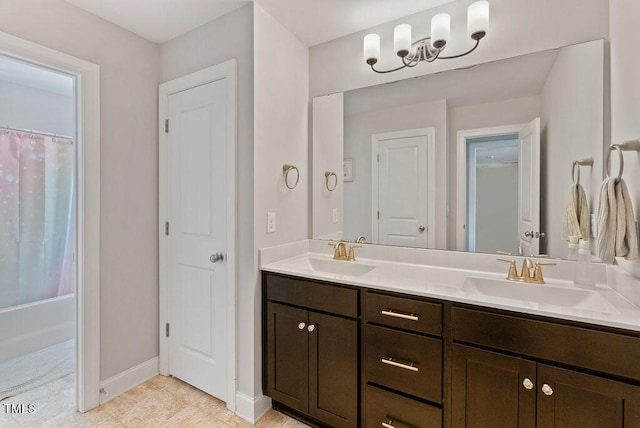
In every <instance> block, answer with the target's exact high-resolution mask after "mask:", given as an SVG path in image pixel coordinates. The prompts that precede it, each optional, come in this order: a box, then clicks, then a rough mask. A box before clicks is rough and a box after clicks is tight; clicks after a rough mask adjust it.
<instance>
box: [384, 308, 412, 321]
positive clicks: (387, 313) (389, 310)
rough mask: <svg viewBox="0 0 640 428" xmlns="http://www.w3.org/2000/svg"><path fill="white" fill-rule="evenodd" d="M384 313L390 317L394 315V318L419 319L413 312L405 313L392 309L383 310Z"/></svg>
mask: <svg viewBox="0 0 640 428" xmlns="http://www.w3.org/2000/svg"><path fill="white" fill-rule="evenodd" d="M382 315H386V316H388V317H394V318H402V319H403V320H411V321H418V317H417V316H415V315H413V314H403V313H401V312H394V311H392V310H391V309H387V310H386V311H382Z"/></svg>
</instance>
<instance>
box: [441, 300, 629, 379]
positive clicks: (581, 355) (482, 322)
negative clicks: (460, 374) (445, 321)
mask: <svg viewBox="0 0 640 428" xmlns="http://www.w3.org/2000/svg"><path fill="white" fill-rule="evenodd" d="M451 327H452V337H453V339H454V340H457V341H461V342H467V343H475V344H478V345H483V346H488V347H491V348H494V349H501V350H505V351H510V352H513V353H516V354H519V355H527V356H530V357H535V358H539V359H545V360H548V361H555V362H558V363H564V364H568V365H572V366H575V367H581V368H584V369H588V370H595V371H599V372H602V373H608V374H612V375H617V376H622V377H625V378H629V379H633V380H635V381H640V364H638V361H640V338H638V337H634V336H627V335H624V334H618V333H610V332H606V331H600V330H595V329H593V330H592V329H589V328H583V327H576V326H572V325H564V324H561V323H554V322H550V321H540V320H534V319H530V318H524V317H521V316H516V315H513V316H512V315H505V314H496V313H492V312H484V311H479V310H475V309H467V308H459V307H454V308H453V310H452V313H451Z"/></svg>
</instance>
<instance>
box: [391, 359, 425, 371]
mask: <svg viewBox="0 0 640 428" xmlns="http://www.w3.org/2000/svg"><path fill="white" fill-rule="evenodd" d="M382 362H383V363H384V364H388V365H390V366H394V367H399V368H401V369H405V370H411V371H412V372H417V371H418V368H417V367H416V366H414V365H413V363H411V364H403V363H399V362H397V361H393V358H383V359H382Z"/></svg>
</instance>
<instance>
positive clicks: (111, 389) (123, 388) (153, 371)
mask: <svg viewBox="0 0 640 428" xmlns="http://www.w3.org/2000/svg"><path fill="white" fill-rule="evenodd" d="M157 374H158V357H153V358H151V359H150V360H147V361H145V362H143V363H141V364H138V365H137V366H134V367H131V368H130V369H127V370H125V371H123V372H122V373H118V374H117V375H115V376H111V377H110V378H109V379H105V380H104V381H102V382H100V388H101V389H102V390H104V392H103V393H102V394H100V404H104V403H106V402H107V401H109V400H112V399H114V398H116V397H117V396H118V395H120V394H123V393H125V392H127V391H128V390H130V389H131V388H134V387H136V386H138V385H140V384H141V383H144V382H146V381H148V380H149V379H151V378H152V377H154V376H155V375H157Z"/></svg>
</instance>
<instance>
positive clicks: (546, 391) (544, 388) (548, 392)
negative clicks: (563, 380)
mask: <svg viewBox="0 0 640 428" xmlns="http://www.w3.org/2000/svg"><path fill="white" fill-rule="evenodd" d="M542 392H543V393H544V395H553V388H551V387H550V386H549V384H547V383H545V384H544V385H542Z"/></svg>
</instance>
